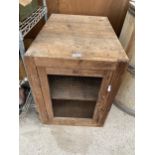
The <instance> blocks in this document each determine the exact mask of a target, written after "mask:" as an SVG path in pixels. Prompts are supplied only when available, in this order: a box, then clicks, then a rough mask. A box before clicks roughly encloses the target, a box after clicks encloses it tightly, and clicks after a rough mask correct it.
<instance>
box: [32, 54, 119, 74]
mask: <svg viewBox="0 0 155 155" xmlns="http://www.w3.org/2000/svg"><path fill="white" fill-rule="evenodd" d="M34 60H35V63H36V65H37V66H39V67H43V66H44V67H46V68H51V67H52V68H56V69H65V68H67V69H78V70H92V71H96V72H103V71H104V70H115V69H116V64H117V63H116V62H113V61H110V60H109V61H106V62H105V61H89V60H78V59H72V60H71V59H67V58H66V59H65V58H64V59H61V58H60V59H58V58H53V59H52V58H48V57H34Z"/></svg>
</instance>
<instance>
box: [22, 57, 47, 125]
mask: <svg viewBox="0 0 155 155" xmlns="http://www.w3.org/2000/svg"><path fill="white" fill-rule="evenodd" d="M24 62H25V67H26V71H27V75H28V80H29V83H30V86H31V89H32V94H33V98H34V101H35V104H36V105H37V109H38V111H39V117H40V119H41V121H42V122H43V123H47V122H48V115H47V111H46V108H45V102H44V98H43V94H42V90H41V87H40V81H39V77H38V72H37V69H36V65H35V63H34V60H33V58H32V57H27V56H25V57H24Z"/></svg>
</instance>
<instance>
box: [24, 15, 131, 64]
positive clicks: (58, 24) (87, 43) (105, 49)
mask: <svg viewBox="0 0 155 155" xmlns="http://www.w3.org/2000/svg"><path fill="white" fill-rule="evenodd" d="M25 55H26V56H32V57H47V58H54V59H56V58H58V59H81V60H92V61H115V62H116V61H127V60H128V58H127V56H126V54H125V51H124V50H123V48H122V46H121V44H120V42H119V40H118V39H117V36H116V34H115V32H114V30H113V29H112V26H111V25H110V22H109V20H108V18H107V17H99V16H80V15H64V14H52V15H51V16H50V17H49V19H48V21H47V22H46V24H45V25H44V27H43V28H42V30H41V31H40V33H39V34H38V36H37V37H36V39H35V40H34V41H33V43H32V44H31V46H30V48H29V49H28V50H27V52H26V54H25Z"/></svg>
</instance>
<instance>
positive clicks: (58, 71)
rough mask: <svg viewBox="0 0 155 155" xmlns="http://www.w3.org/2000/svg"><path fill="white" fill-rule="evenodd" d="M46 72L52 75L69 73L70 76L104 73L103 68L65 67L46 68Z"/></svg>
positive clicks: (90, 75)
mask: <svg viewBox="0 0 155 155" xmlns="http://www.w3.org/2000/svg"><path fill="white" fill-rule="evenodd" d="M46 73H47V74H53V75H70V76H87V77H102V76H103V74H104V71H103V70H101V71H100V70H88V69H87V70H86V69H79V68H76V69H65V68H51V67H47V68H46Z"/></svg>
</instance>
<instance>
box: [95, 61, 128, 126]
mask: <svg viewBox="0 0 155 155" xmlns="http://www.w3.org/2000/svg"><path fill="white" fill-rule="evenodd" d="M127 64H128V63H124V62H120V63H118V65H117V69H116V71H114V72H113V73H112V78H111V81H110V84H111V86H112V91H111V92H108V91H106V93H107V95H106V96H107V98H106V103H105V104H104V105H105V106H104V108H103V109H101V110H102V115H100V118H99V120H98V121H99V124H100V125H102V124H104V122H105V120H106V118H107V115H108V112H109V110H110V108H111V105H112V103H113V101H114V99H115V96H116V94H117V91H118V89H119V87H120V84H121V81H122V77H123V76H122V75H123V73H124V71H125V69H126V68H127Z"/></svg>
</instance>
